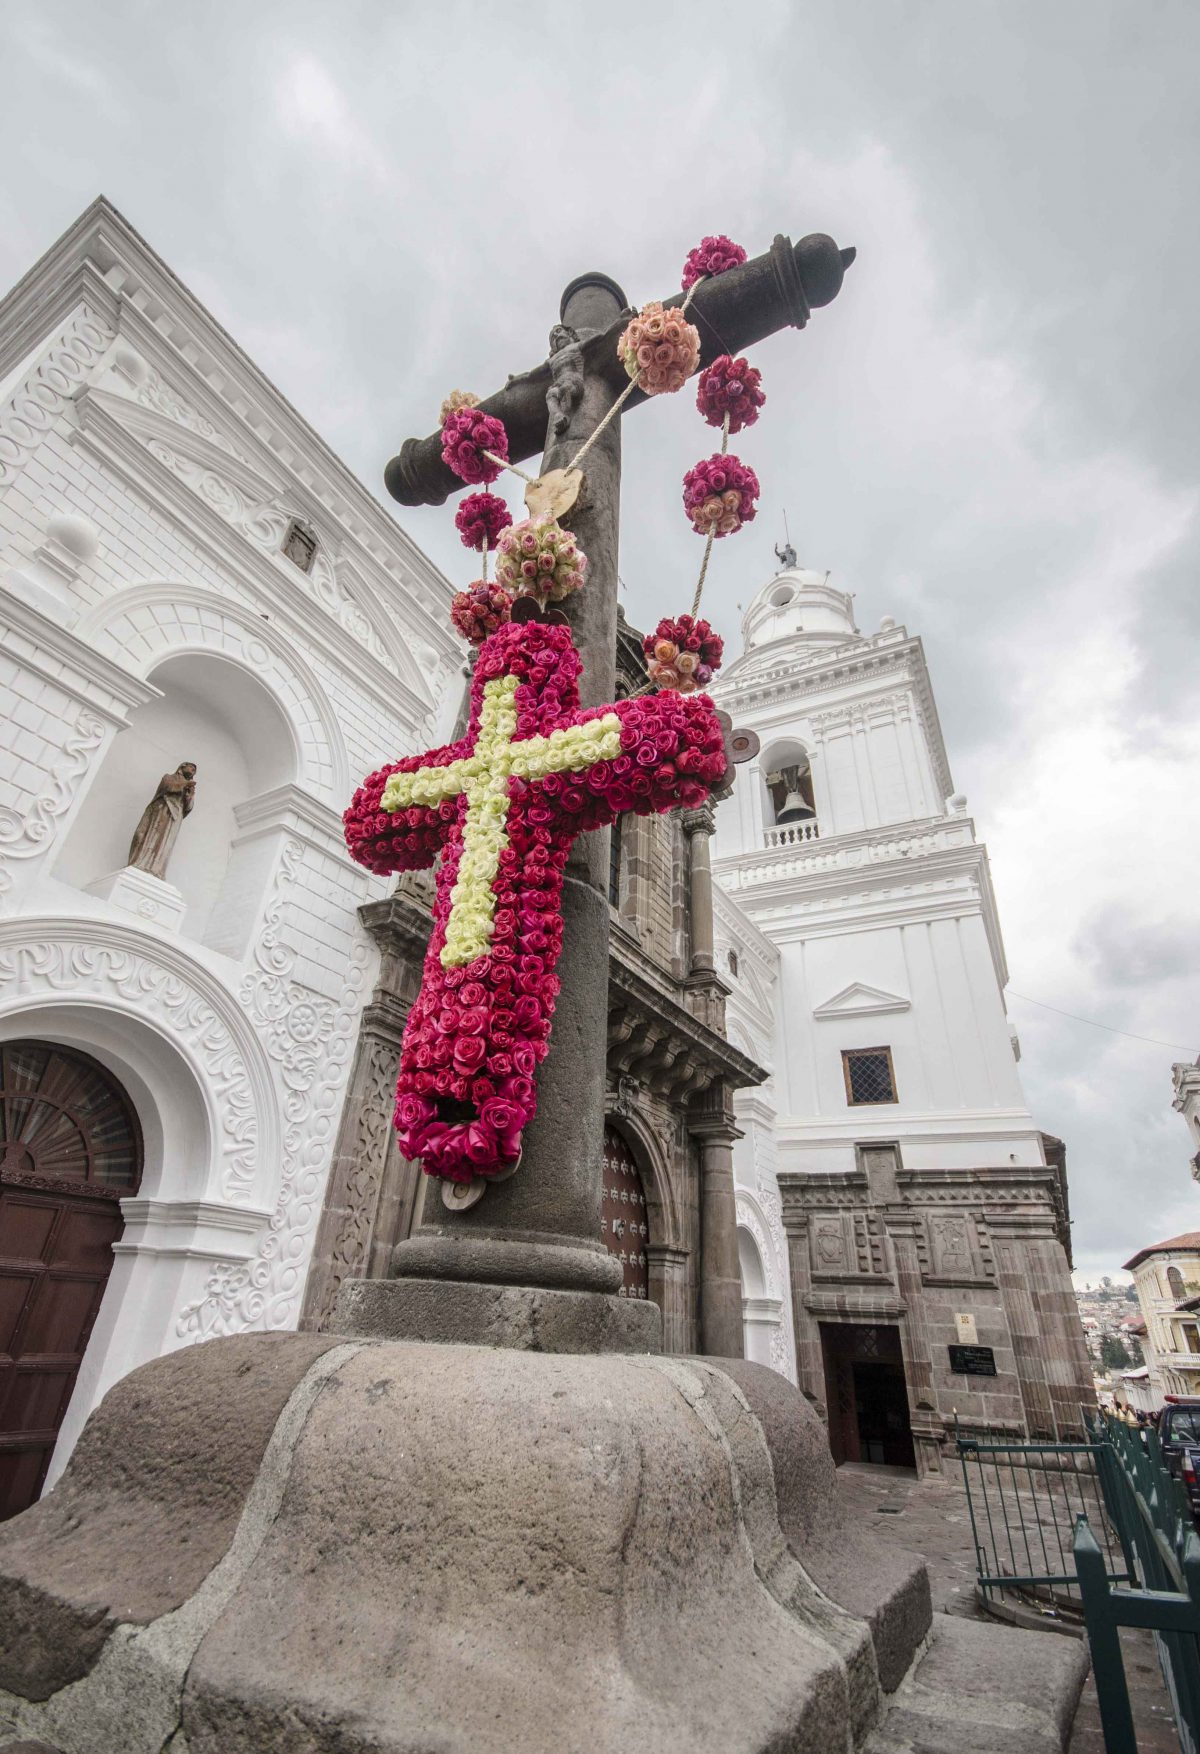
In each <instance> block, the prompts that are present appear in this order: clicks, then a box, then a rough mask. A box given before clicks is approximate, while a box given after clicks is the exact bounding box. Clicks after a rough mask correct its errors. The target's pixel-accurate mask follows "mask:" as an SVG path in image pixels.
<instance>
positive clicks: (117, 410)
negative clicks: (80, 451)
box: [76, 388, 280, 506]
mask: <svg viewBox="0 0 1200 1754" xmlns="http://www.w3.org/2000/svg"><path fill="white" fill-rule="evenodd" d="M181 406H182V405H181ZM97 410H98V411H99V412H101V413H102V414H105V415H107V416H108V417H109V419H111V420H114V421H115V422H116V423H117V425H118V426H120V427H121V428H123V430H124V431H125V432H127V433H129V434H130V435H131V436H132V437H133V438H136V439H138V440H139V441H140V442H141V443H142V444H144V445H146V446H150V445H151V444H152V443H157V444H159V445H163V446H166V447H167V448H168V449H169V450H170V451H171V452H172V453H173V454H174V455H175V456H176V457H179V458H182V459H184V460H186V462H188V463H190V464H192V465H193V466H194V467H195V468H197V469H199V470H201V471H209V472H211V473H212V474H213V475H215V476H217V477H218V478H220V479H221V480H223V481H227V482H229V483H230V484H231V485H232V486H233V487H235V488H236V489H237V490H238V492H239V493H240V494H241V495H242V497H243V499H244V500H245V501H246V502H247V504H248V505H252V506H253V505H261V504H264V503H266V502H268V501H270V500H272V499H274V498H275V496H276V495H277V494H278V493H279V491H280V484H279V482H278V481H273V480H270V479H268V478H267V476H265V475H262V474H260V473H259V471H258V470H256V469H252V468H251V467H250V465H249V464H248V463H246V462H244V461H243V460H242V458H240V457H238V456H235V455H234V454H233V452H232V451H231V450H226V449H224V448H223V447H222V446H221V445H220V444H219V443H218V442H217V436H218V435H216V434H215V433H214V436H213V437H211V438H210V437H208V436H206V435H205V434H204V433H201V432H197V431H195V430H194V428H192V427H189V426H188V425H186V424H185V423H184V421H183V420H182V419H181V418H178V417H173V416H172V415H170V414H166V413H164V412H162V411H161V410H160V409H157V408H152V407H146V406H145V405H144V404H142V403H140V402H135V401H133V400H132V398H131V397H129V396H122V395H118V394H116V393H115V392H114V391H111V390H97V389H94V388H92V389H89V390H87V391H86V392H84V393H83V394H81V395H80V396H78V397H77V398H76V411H77V414H78V417H79V420H80V424H81V425H83V426H84V427H86V426H87V425H88V424H89V422H90V419H91V416H92V414H93V412H94V411H97Z"/></svg>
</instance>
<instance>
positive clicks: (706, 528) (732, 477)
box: [683, 453, 761, 536]
mask: <svg viewBox="0 0 1200 1754" xmlns="http://www.w3.org/2000/svg"><path fill="white" fill-rule="evenodd" d="M760 491H761V489H760V488H759V485H758V476H757V475H756V474H755V473H754V471H753V469H751V468H750V467H749V465H748V464H746V463H743V462H742V461H741V459H740V458H739V457H734V456H726V455H722V454H720V453H718V454H717V455H716V456H713V457H706V458H705V459H704V460H703V461H702V462H700V463H697V464H696V465H695V466H694V467H693V468H691V469H689V470H688V472H687V474H686V475H685V476H684V478H683V505H684V510H685V511H686V512H687V515H688V517H689V518H690V519H691V521H692V528H693V530H695V531H696V532H697V534H699V535H701V536H732V535H733V533H734V531H735V530H740V529H741V527H742V525H743V524H748V523H750V522H751V520H752V519H753V517H754V515H755V509H756V508H755V504H754V502H755V500H756V499H757V498H758V496H759V493H760Z"/></svg>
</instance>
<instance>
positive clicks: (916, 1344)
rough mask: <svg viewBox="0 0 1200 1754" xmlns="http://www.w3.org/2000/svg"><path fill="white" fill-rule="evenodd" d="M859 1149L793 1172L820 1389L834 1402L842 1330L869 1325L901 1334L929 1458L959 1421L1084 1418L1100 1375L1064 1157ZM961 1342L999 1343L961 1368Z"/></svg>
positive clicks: (939, 1454) (799, 1287) (788, 1177)
mask: <svg viewBox="0 0 1200 1754" xmlns="http://www.w3.org/2000/svg"><path fill="white" fill-rule="evenodd" d="M859 1161H860V1168H859V1169H858V1170H857V1171H855V1172H853V1173H851V1174H849V1175H844V1174H827V1175H820V1174H814V1175H797V1174H784V1175H783V1176H781V1177H780V1187H781V1190H782V1195H783V1218H784V1223H785V1225H786V1227H787V1234H788V1241H789V1248H790V1257H791V1279H792V1298H793V1305H794V1312H795V1323H796V1337H797V1358H798V1365H799V1381H800V1386H801V1388H802V1389H803V1390H804V1392H805V1394H807V1395H808V1397H809V1398H810V1400H812V1401H813V1402H814V1403H815V1404H816V1405H817V1406H818V1407H819V1408H820V1410H821V1411H822V1413H823V1414H824V1415H825V1416H826V1417H830V1416H831V1410H830V1394H831V1388H830V1385H831V1382H832V1381H833V1375H834V1367H833V1363H832V1359H833V1354H834V1352H835V1351H836V1347H837V1335H838V1334H839V1333H841V1332H842V1331H844V1330H845V1329H846V1328H848V1327H849V1328H854V1329H863V1328H868V1327H869V1328H871V1329H872V1330H873V1331H875V1332H878V1331H881V1330H890V1331H893V1332H894V1333H895V1334H896V1335H897V1336H898V1338H899V1343H900V1351H901V1353H902V1356H903V1365H904V1376H905V1386H906V1393H907V1400H908V1418H909V1424H910V1427H911V1431H912V1435H913V1439H914V1443H915V1451H916V1461H917V1465H918V1467H919V1468H920V1469H921V1470H922V1471H923V1472H925V1473H938V1472H941V1471H942V1469H943V1467H944V1466H945V1463H946V1452H947V1446H948V1445H949V1443H950V1442H951V1440H952V1436H953V1431H954V1428H955V1423H956V1421H957V1422H959V1423H961V1425H962V1426H963V1427H966V1428H973V1429H983V1430H990V1431H1000V1432H1009V1433H1014V1434H1019V1435H1029V1436H1035V1437H1045V1438H1049V1439H1051V1440H1053V1439H1056V1438H1057V1437H1060V1436H1061V1437H1063V1438H1067V1437H1068V1436H1073V1435H1077V1434H1078V1433H1080V1432H1081V1430H1082V1422H1081V1408H1082V1407H1085V1406H1091V1405H1092V1404H1093V1403H1094V1400H1095V1390H1094V1387H1093V1383H1092V1373H1091V1366H1090V1362H1089V1360H1088V1356H1087V1349H1086V1346H1085V1344H1084V1339H1083V1331H1082V1328H1081V1326H1080V1322H1079V1315H1078V1310H1077V1308H1076V1305H1075V1300H1074V1294H1073V1290H1072V1285H1071V1277H1070V1267H1069V1263H1068V1259H1067V1254H1066V1248H1065V1244H1064V1231H1065V1216H1064V1210H1063V1205H1062V1200H1061V1192H1060V1190H1061V1182H1060V1180H1059V1177H1058V1175H1057V1173H1056V1172H1055V1170H1054V1169H1052V1168H1048V1167H1046V1168H1043V1169H1042V1170H1041V1171H1040V1172H1039V1171H1037V1170H1033V1169H1019V1168H1018V1169H1008V1170H999V1169H996V1170H959V1171H920V1170H906V1169H903V1168H900V1167H899V1159H898V1156H897V1154H896V1152H895V1150H894V1148H891V1147H878V1146H872V1145H866V1146H863V1147H862V1148H860V1152H859ZM960 1346H966V1347H970V1348H983V1349H985V1354H984V1358H983V1359H982V1360H981V1361H980V1362H981V1363H982V1366H983V1368H982V1370H981V1373H980V1374H975V1373H972V1372H968V1371H966V1370H965V1369H960V1368H957V1364H958V1363H959V1362H960V1361H961V1359H962V1354H957V1355H955V1354H952V1351H951V1349H952V1348H955V1347H960ZM833 1416H834V1417H837V1416H838V1415H837V1413H836V1411H835V1412H834V1414H833Z"/></svg>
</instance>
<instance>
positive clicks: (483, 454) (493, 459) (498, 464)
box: [479, 449, 537, 482]
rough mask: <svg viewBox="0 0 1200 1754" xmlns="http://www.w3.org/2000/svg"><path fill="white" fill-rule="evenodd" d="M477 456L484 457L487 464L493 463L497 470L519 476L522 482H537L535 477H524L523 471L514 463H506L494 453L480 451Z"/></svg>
mask: <svg viewBox="0 0 1200 1754" xmlns="http://www.w3.org/2000/svg"><path fill="white" fill-rule="evenodd" d="M479 454H480V456H481V457H486V458H487V460H488V462H489V463H495V465H496V467H497V468H498V469H511V470H512V472H513V474H514V475H519V476H520V477H521V480H522V481H530V482H532V481H536V480H537V476H536V475H526V473H525V471H524V469H519V468H518V467H517V465H516V464H515V463H506V462H505V460H504V458H503V457H498V456H497V455H496V453H495V451H485V450H483V449H481V450H480V453H479Z"/></svg>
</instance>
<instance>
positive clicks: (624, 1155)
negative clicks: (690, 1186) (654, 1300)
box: [600, 1127, 650, 1298]
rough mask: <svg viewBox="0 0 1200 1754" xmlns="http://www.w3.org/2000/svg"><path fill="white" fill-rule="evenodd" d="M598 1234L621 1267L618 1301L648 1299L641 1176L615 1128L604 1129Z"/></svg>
mask: <svg viewBox="0 0 1200 1754" xmlns="http://www.w3.org/2000/svg"><path fill="white" fill-rule="evenodd" d="M600 1234H601V1236H602V1237H603V1238H604V1246H605V1248H606V1249H607V1250H608V1252H609V1254H610V1255H615V1256H616V1258H617V1259H618V1260H619V1261H620V1263H621V1273H622V1279H621V1289H620V1291H619V1292H618V1296H620V1297H641V1298H647V1297H649V1295H650V1252H649V1245H650V1226H649V1224H648V1222H647V1216H646V1191H645V1189H644V1188H643V1186H642V1177H641V1172H640V1171H639V1169H638V1166H637V1161H636V1159H635V1158H634V1155H633V1152H632V1151H631V1150H630V1148H629V1145H628V1143H627V1142H626V1140H625V1139H623V1138H622V1136H621V1134H620V1133H618V1132H617V1130H616V1128H615V1127H605V1129H604V1194H603V1198H602V1200H601V1203H600Z"/></svg>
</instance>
